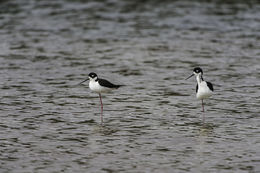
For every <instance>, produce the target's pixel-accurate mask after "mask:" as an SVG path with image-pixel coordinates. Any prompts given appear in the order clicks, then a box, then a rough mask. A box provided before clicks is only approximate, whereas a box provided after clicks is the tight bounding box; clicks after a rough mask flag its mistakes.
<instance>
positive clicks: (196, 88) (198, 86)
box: [196, 84, 199, 93]
mask: <svg viewBox="0 0 260 173" xmlns="http://www.w3.org/2000/svg"><path fill="white" fill-rule="evenodd" d="M198 87H199V86H198V84H197V85H196V93H197V92H198Z"/></svg>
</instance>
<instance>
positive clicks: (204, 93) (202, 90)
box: [196, 81, 213, 99]
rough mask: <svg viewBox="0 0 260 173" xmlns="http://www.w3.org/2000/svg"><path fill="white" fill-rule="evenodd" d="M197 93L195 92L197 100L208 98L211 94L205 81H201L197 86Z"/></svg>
mask: <svg viewBox="0 0 260 173" xmlns="http://www.w3.org/2000/svg"><path fill="white" fill-rule="evenodd" d="M198 87H199V88H198V91H197V95H196V96H197V99H206V98H209V97H210V96H211V95H212V94H213V92H212V91H211V90H210V89H209V87H208V86H207V83H206V82H205V81H202V82H201V83H199V84H198Z"/></svg>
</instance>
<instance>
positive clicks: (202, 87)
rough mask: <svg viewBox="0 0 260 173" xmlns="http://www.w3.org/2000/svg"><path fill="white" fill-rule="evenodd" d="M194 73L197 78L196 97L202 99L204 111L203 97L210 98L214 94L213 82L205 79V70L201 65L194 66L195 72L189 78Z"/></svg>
mask: <svg viewBox="0 0 260 173" xmlns="http://www.w3.org/2000/svg"><path fill="white" fill-rule="evenodd" d="M194 75H195V76H196V80H197V86H196V97H197V99H199V100H201V105H202V112H204V104H203V99H206V98H209V97H210V96H211V95H212V94H213V91H214V89H213V85H212V83H210V82H207V81H204V80H203V78H202V75H203V71H202V69H201V68H199V67H196V68H194V69H193V74H192V75H190V76H189V77H188V78H187V79H189V78H191V77H192V76H194ZM187 79H186V80H187ZM204 119H205V118H204V116H203V121H204Z"/></svg>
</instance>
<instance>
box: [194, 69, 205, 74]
mask: <svg viewBox="0 0 260 173" xmlns="http://www.w3.org/2000/svg"><path fill="white" fill-rule="evenodd" d="M193 72H194V73H196V74H199V73H201V74H203V71H202V69H201V68H200V67H196V68H194V69H193Z"/></svg>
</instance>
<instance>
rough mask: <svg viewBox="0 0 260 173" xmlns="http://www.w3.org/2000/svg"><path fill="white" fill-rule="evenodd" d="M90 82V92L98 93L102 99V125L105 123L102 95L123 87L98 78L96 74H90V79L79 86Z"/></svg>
mask: <svg viewBox="0 0 260 173" xmlns="http://www.w3.org/2000/svg"><path fill="white" fill-rule="evenodd" d="M87 80H89V88H90V90H92V91H94V92H96V93H98V94H99V99H100V106H101V113H100V119H101V124H102V123H103V103H102V97H101V93H106V92H109V91H111V90H113V89H118V88H119V87H121V86H123V85H115V84H112V83H111V82H109V81H107V80H106V79H101V78H98V76H97V74H96V73H93V72H91V73H89V75H88V78H87V79H86V80H84V81H82V82H80V83H79V84H82V83H84V82H86V81H87Z"/></svg>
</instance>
